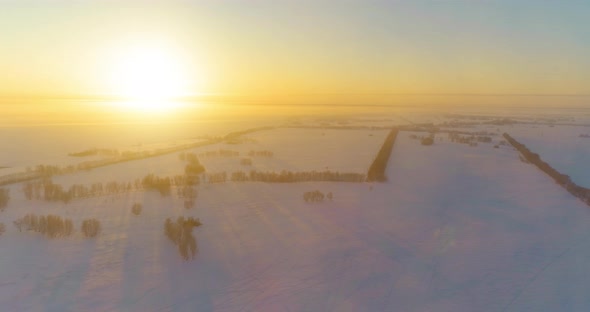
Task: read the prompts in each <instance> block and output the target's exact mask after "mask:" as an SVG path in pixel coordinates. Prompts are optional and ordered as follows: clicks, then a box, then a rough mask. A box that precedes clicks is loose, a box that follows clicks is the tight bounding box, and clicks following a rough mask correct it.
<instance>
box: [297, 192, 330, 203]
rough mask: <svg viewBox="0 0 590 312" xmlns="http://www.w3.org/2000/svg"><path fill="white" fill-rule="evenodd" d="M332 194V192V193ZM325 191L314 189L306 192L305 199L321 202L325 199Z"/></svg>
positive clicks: (306, 200)
mask: <svg viewBox="0 0 590 312" xmlns="http://www.w3.org/2000/svg"><path fill="white" fill-rule="evenodd" d="M330 194H331V193H330ZM324 197H325V195H324V193H322V192H320V191H317V190H316V191H312V192H305V193H303V200H305V202H308V203H309V202H312V203H313V202H321V201H324Z"/></svg>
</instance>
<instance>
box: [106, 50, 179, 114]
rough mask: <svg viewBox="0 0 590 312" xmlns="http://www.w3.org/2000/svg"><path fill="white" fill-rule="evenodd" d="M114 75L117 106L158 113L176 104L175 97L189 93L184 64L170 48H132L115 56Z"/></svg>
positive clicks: (177, 103)
mask: <svg viewBox="0 0 590 312" xmlns="http://www.w3.org/2000/svg"><path fill="white" fill-rule="evenodd" d="M117 59H118V61H117V62H116V64H115V66H114V69H113V71H112V75H113V79H112V81H113V85H114V86H113V89H114V94H115V96H117V97H118V98H120V99H121V101H119V102H117V103H118V104H117V105H118V106H122V108H125V109H132V110H135V111H143V112H161V111H167V110H170V109H173V108H176V107H178V106H179V105H180V104H179V103H180V102H178V101H176V100H177V99H178V98H180V97H183V96H186V95H188V90H189V83H188V79H187V74H186V66H183V65H185V64H183V63H182V62H181V60H180V58H179V57H178V56H176V55H174V54H173V53H171V52H170V51H167V50H165V49H162V48H158V47H141V48H134V49H129V50H128V51H125V52H124V53H121V54H120V55H119V56H118V57H117Z"/></svg>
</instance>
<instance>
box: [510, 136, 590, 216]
mask: <svg viewBox="0 0 590 312" xmlns="http://www.w3.org/2000/svg"><path fill="white" fill-rule="evenodd" d="M504 138H505V139H506V141H508V143H510V144H511V145H512V146H514V148H516V150H518V151H519V152H520V153H521V154H522V156H523V157H524V159H525V160H526V161H527V162H529V163H531V164H533V165H535V166H537V168H539V169H541V171H543V172H545V173H546V174H547V175H549V176H550V177H551V178H553V180H554V181H555V183H557V184H559V185H561V186H562V187H563V188H565V189H566V190H567V191H568V192H569V193H570V194H572V195H574V196H576V197H577V198H579V199H581V200H582V201H583V202H585V203H586V204H587V205H589V206H590V189H588V188H585V187H582V186H579V185H577V184H576V183H574V182H573V181H572V180H571V178H570V177H569V176H568V175H566V174H563V173H560V172H559V171H557V170H556V169H554V168H553V167H551V166H550V165H549V164H548V163H546V162H545V161H543V160H542V159H541V156H539V154H536V153H533V152H531V151H530V150H529V149H528V148H527V147H526V146H525V145H524V144H522V143H520V142H518V141H516V140H515V139H514V138H513V137H511V136H510V135H509V134H508V133H504Z"/></svg>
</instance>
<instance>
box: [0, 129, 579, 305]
mask: <svg viewBox="0 0 590 312" xmlns="http://www.w3.org/2000/svg"><path fill="white" fill-rule="evenodd" d="M296 131H305V134H303V133H302V132H296ZM322 132H325V133H326V135H325V136H322V135H321V133H322ZM369 133H372V132H370V131H369V130H317V129H314V130H301V129H281V130H272V131H267V132H260V133H257V134H255V135H254V134H252V135H248V136H249V137H252V138H254V139H256V140H257V142H258V143H252V144H260V148H259V149H269V150H271V151H273V152H274V153H275V156H274V157H273V158H269V159H266V158H253V160H254V163H255V164H257V165H258V166H263V165H264V164H267V163H265V161H268V164H267V166H269V168H272V169H274V168H277V169H279V168H286V169H292V170H296V169H299V170H312V169H321V168H322V167H324V166H330V168H331V169H332V168H333V169H335V170H336V169H338V170H344V168H348V169H349V170H347V171H356V170H360V169H363V168H365V169H364V170H366V168H367V167H368V165H369V164H370V160H371V159H372V157H374V155H375V153H376V152H377V150H378V149H379V145H380V143H381V142H382V140H383V138H384V136H385V135H386V132H383V133H382V134H381V133H380V134H379V135H375V136H374V137H369ZM409 134H411V133H409V132H401V133H400V134H399V135H398V140H397V142H396V144H395V146H394V150H393V153H392V155H391V158H390V161H389V163H388V167H387V177H388V181H387V182H385V183H374V184H373V183H332V182H321V183H320V182H317V183H294V184H267V183H258V182H248V183H225V184H204V185H200V186H198V192H199V195H198V198H197V200H196V207H195V208H193V209H190V210H186V209H184V207H183V201H182V199H179V198H177V197H175V196H174V195H173V196H170V197H161V196H160V195H159V194H157V193H153V192H134V193H129V194H124V195H117V196H105V197H96V198H90V199H82V200H74V201H72V202H71V203H70V204H67V205H66V204H62V203H45V202H40V201H27V200H25V199H24V198H23V195H22V193H21V192H20V186H19V185H12V186H10V187H9V188H10V189H11V195H12V197H13V198H12V199H11V201H10V203H9V206H8V207H7V208H6V210H5V211H4V212H1V213H0V222H3V223H4V224H5V225H6V232H5V233H4V234H2V235H1V236H0V306H1V307H2V308H1V309H2V310H3V311H587V310H588V309H590V297H588V296H587V291H586V290H587V289H588V288H590V278H589V276H590V265H588V264H590V239H588V237H590V210H589V208H588V207H587V206H586V205H584V204H583V203H582V202H581V201H579V200H577V199H576V198H574V197H572V196H571V195H570V194H568V193H567V192H566V191H565V190H563V189H562V188H560V187H559V186H558V185H556V184H555V183H554V182H553V181H552V180H551V179H550V178H549V177H547V176H546V175H544V174H543V173H542V172H540V171H539V170H537V169H536V168H535V167H534V166H532V165H530V164H525V163H523V162H521V161H520V160H519V158H518V154H517V152H516V151H515V150H514V149H512V148H511V147H508V146H502V147H501V148H497V149H495V148H493V144H479V145H478V146H477V147H469V146H467V145H463V144H455V143H451V142H448V140H447V139H446V135H445V134H441V135H440V137H442V138H443V141H439V140H436V143H435V144H434V145H432V146H422V145H420V142H419V141H418V140H412V139H410V138H409ZM337 137H340V138H345V139H347V140H344V141H338V140H336V141H335V140H334V138H337ZM516 137H517V138H519V139H520V137H518V136H516ZM372 139H374V140H375V142H373V141H371V140H372ZM286 142H290V143H286ZM338 142H340V143H338ZM343 142H344V143H343ZM301 146H306V147H307V148H305V149H302V148H301ZM271 147H272V148H271ZM344 147H346V148H345V150H342V149H343V148H344ZM238 148H243V149H244V150H250V149H258V148H251V147H250V146H248V145H243V146H241V145H231V146H228V147H227V149H238ZM209 149H211V150H215V149H216V147H208V148H203V150H209ZM365 153H366V154H365ZM541 156H542V157H543V156H544V155H543V154H541ZM544 158H545V157H544ZM229 159H230V158H228V159H225V158H223V159H221V158H220V159H217V160H211V161H218V162H220V164H219V165H220V168H221V167H224V166H225V165H226V164H227V163H228V162H229V161H230V160H229ZM202 160H203V162H204V163H205V164H206V165H207V163H206V161H208V160H207V159H206V158H203V159H202ZM234 160H235V159H234ZM234 160H232V161H234ZM273 161H274V162H276V163H273ZM152 162H153V163H152ZM222 162H225V163H222ZM211 164H213V163H210V164H209V165H211ZM169 166H170V168H169ZM275 166H276V167H275ZM152 168H158V169H157V170H156V169H154V170H156V171H154V173H158V174H166V173H168V171H167V170H170V171H169V173H173V172H176V171H175V170H181V169H182V163H181V162H180V161H179V160H178V157H177V154H171V155H168V156H163V157H159V158H151V159H145V160H140V161H137V162H129V163H123V164H118V165H115V166H111V167H105V168H101V169H96V170H93V171H90V172H88V173H77V174H74V175H71V176H64V177H62V178H59V179H58V178H56V179H54V181H56V182H59V183H63V184H67V183H68V181H69V180H68V179H70V180H76V182H75V183H80V182H84V181H88V182H90V180H92V179H94V178H91V177H90V176H85V174H89V175H91V174H94V173H93V172H101V171H100V170H104V173H100V174H98V175H96V176H95V178H96V179H101V182H108V180H110V179H114V180H120V179H124V178H125V177H134V176H136V175H140V173H141V176H143V175H145V174H147V173H149V172H147V171H149V170H151V169H152ZM238 168H241V167H238ZM227 171H228V172H230V171H231V170H227ZM129 180H133V178H131V179H129ZM316 189H317V190H320V191H322V192H332V193H333V194H334V200H333V201H329V200H328V201H325V202H322V203H313V204H308V203H305V202H304V201H303V198H302V195H303V193H304V192H306V191H311V190H316ZM135 202H141V203H142V204H143V213H142V214H141V215H140V216H134V215H133V214H132V213H131V211H130V210H131V206H132V204H133V203H135ZM26 213H37V214H57V215H61V216H63V217H67V218H72V219H73V220H74V223H75V224H76V227H79V224H80V222H81V220H82V219H85V218H97V219H99V220H100V221H101V222H102V226H103V230H102V233H101V234H100V235H99V236H98V237H97V238H95V239H84V238H82V235H81V234H80V233H79V232H78V233H76V234H74V236H72V237H69V238H63V239H46V238H44V237H41V236H40V235H39V234H36V233H28V232H22V233H21V232H19V231H18V230H17V229H16V228H15V227H14V226H12V221H13V220H14V219H16V218H19V217H21V216H23V215H24V214H26ZM178 216H194V217H198V218H200V219H201V221H202V222H203V224H204V225H203V226H201V227H199V228H196V229H195V230H194V231H193V233H194V234H195V236H196V238H197V242H198V248H199V251H198V253H197V255H196V258H195V259H194V260H192V261H183V260H182V259H181V257H180V256H179V255H178V253H177V251H176V247H175V246H173V245H172V244H171V243H170V242H169V241H168V239H167V238H166V237H165V235H164V232H163V225H164V220H165V218H167V217H171V218H176V217H178Z"/></svg>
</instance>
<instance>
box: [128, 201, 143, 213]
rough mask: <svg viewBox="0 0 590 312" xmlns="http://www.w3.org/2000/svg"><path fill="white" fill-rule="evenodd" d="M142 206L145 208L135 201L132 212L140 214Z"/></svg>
mask: <svg viewBox="0 0 590 312" xmlns="http://www.w3.org/2000/svg"><path fill="white" fill-rule="evenodd" d="M142 208H143V206H142V205H141V204H140V203H135V204H133V206H131V212H132V213H133V214H134V215H136V216H139V215H140V214H141V210H142Z"/></svg>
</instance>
